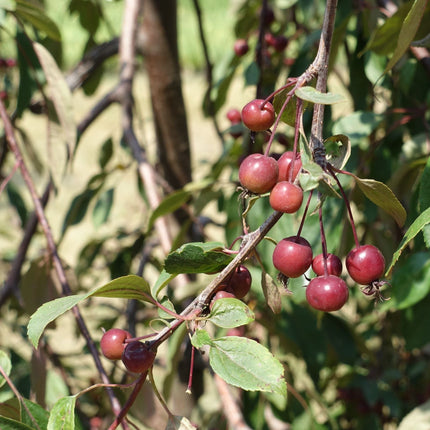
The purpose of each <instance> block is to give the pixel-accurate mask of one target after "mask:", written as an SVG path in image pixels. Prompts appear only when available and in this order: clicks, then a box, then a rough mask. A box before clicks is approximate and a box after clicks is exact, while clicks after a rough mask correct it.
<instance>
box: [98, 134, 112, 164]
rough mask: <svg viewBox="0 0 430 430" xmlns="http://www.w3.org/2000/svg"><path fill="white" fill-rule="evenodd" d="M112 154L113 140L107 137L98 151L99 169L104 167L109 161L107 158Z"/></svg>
mask: <svg viewBox="0 0 430 430" xmlns="http://www.w3.org/2000/svg"><path fill="white" fill-rule="evenodd" d="M112 155H113V140H112V138H111V137H110V138H109V139H107V140H106V141H105V142H104V143H103V145H102V147H101V148H100V152H99V166H100V168H101V169H104V168H105V167H106V165H107V163H108V162H109V160H110V159H111V158H112Z"/></svg>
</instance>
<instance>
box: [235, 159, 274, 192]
mask: <svg viewBox="0 0 430 430" xmlns="http://www.w3.org/2000/svg"><path fill="white" fill-rule="evenodd" d="M277 180H278V163H277V162H276V160H275V159H274V158H272V157H266V156H265V155H263V154H251V155H248V156H247V157H246V158H245V159H244V160H243V161H242V163H240V167H239V181H240V183H241V184H242V186H243V187H244V188H246V189H247V190H249V191H251V192H253V193H256V194H264V193H267V192H268V191H270V190H271V189H272V188H273V187H274V185H275V184H276V182H277Z"/></svg>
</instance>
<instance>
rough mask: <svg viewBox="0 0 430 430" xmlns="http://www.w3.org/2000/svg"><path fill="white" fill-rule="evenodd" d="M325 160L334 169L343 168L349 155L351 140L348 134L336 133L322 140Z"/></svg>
mask: <svg viewBox="0 0 430 430" xmlns="http://www.w3.org/2000/svg"><path fill="white" fill-rule="evenodd" d="M324 146H325V149H326V153H327V160H328V161H329V162H330V164H331V165H332V166H334V167H335V168H336V169H343V167H344V166H345V164H346V163H347V161H348V159H349V156H350V155H351V142H350V141H349V139H348V136H345V135H344V134H336V135H335V136H331V137H329V138H328V139H326V140H325V141H324Z"/></svg>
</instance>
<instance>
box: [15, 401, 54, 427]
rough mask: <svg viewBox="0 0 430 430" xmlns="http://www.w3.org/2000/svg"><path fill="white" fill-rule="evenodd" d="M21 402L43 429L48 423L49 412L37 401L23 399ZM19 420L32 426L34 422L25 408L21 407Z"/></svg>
mask: <svg viewBox="0 0 430 430" xmlns="http://www.w3.org/2000/svg"><path fill="white" fill-rule="evenodd" d="M23 402H24V403H25V405H26V406H27V409H28V410H29V411H30V413H31V416H32V417H33V418H34V419H35V420H36V422H37V424H38V425H39V427H40V428H41V429H45V428H46V427H47V425H48V420H49V412H48V411H47V410H45V409H44V408H42V406H40V405H38V404H37V403H34V402H31V401H30V400H27V399H23ZM21 421H22V422H23V423H25V424H28V425H29V426H34V422H33V420H32V419H31V417H30V416H29V415H28V413H27V411H26V409H25V408H21Z"/></svg>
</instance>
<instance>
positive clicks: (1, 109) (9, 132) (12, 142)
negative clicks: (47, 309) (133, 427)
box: [0, 100, 120, 413]
mask: <svg viewBox="0 0 430 430" xmlns="http://www.w3.org/2000/svg"><path fill="white" fill-rule="evenodd" d="M0 116H1V118H2V120H3V124H4V130H5V134H6V137H7V140H8V143H9V147H10V149H11V151H12V152H13V154H14V156H15V159H16V162H17V163H19V168H20V171H21V175H22V177H23V179H24V182H25V184H26V186H27V189H28V191H29V193H30V196H31V199H32V201H33V204H34V208H35V212H36V215H37V219H38V221H39V224H40V226H41V228H42V230H43V233H44V235H45V238H46V242H47V247H48V250H49V253H50V254H51V259H52V261H53V263H54V268H55V271H56V273H57V276H58V279H59V281H60V284H61V289H62V292H63V294H64V295H65V296H67V295H70V294H71V293H72V291H71V289H70V285H69V283H68V281H67V278H66V273H65V270H64V268H63V265H62V263H61V259H60V257H59V255H58V250H57V246H56V245H55V242H54V238H53V235H52V231H51V226H50V225H49V222H48V220H47V218H46V215H45V211H44V208H43V205H42V202H41V200H40V199H39V196H38V194H37V191H36V187H35V185H34V182H33V179H32V177H31V175H30V172H29V171H28V169H27V166H26V165H25V163H24V159H23V157H22V154H21V151H20V149H19V146H18V142H17V141H16V138H15V133H14V130H13V125H12V122H11V120H10V118H9V116H8V114H7V111H6V107H5V105H4V103H3V101H2V100H0ZM72 312H73V315H74V317H75V319H76V322H77V324H78V327H79V330H80V331H81V333H82V335H83V336H84V338H85V341H86V343H87V346H88V349H89V350H90V352H91V355H92V356H93V359H94V362H95V364H96V367H97V370H98V372H99V374H100V377H101V379H102V381H103V382H104V383H106V384H107V383H109V378H108V376H107V374H106V371H105V370H104V368H103V364H102V362H101V360H100V357H99V354H98V349H97V347H96V345H95V343H94V341H93V339H92V337H91V335H90V333H89V331H88V328H87V326H86V324H85V321H84V319H83V318H82V315H81V313H80V311H79V308H78V307H77V306H75V307H73V308H72ZM107 392H108V395H109V399H110V402H111V405H112V409H113V411H114V412H115V413H119V411H120V405H119V402H118V400H117V399H116V397H115V396H114V394H113V391H112V389H110V388H109V389H107Z"/></svg>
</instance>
